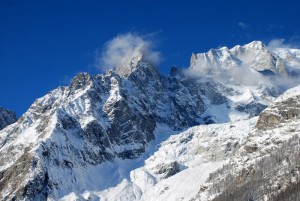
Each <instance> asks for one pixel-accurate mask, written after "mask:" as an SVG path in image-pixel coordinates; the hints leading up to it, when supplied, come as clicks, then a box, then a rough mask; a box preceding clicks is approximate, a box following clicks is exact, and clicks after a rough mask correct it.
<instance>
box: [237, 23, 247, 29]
mask: <svg viewBox="0 0 300 201" xmlns="http://www.w3.org/2000/svg"><path fill="white" fill-rule="evenodd" d="M238 25H239V27H241V28H243V29H246V28H249V27H250V26H249V24H246V23H245V22H239V23H238Z"/></svg>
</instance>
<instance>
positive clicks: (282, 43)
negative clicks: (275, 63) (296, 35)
mask: <svg viewBox="0 0 300 201" xmlns="http://www.w3.org/2000/svg"><path fill="white" fill-rule="evenodd" d="M267 46H268V48H270V49H274V48H298V45H297V43H294V42H287V41H286V40H285V39H283V38H277V39H272V40H270V42H269V43H268V45H267Z"/></svg>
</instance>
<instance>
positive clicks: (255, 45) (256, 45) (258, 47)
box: [244, 41, 266, 50]
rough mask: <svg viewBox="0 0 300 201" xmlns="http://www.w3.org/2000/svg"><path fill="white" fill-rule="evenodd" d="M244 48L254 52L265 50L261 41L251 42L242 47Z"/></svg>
mask: <svg viewBox="0 0 300 201" xmlns="http://www.w3.org/2000/svg"><path fill="white" fill-rule="evenodd" d="M244 48H248V49H254V50H263V49H265V48H266V45H265V44H264V43H263V42H261V41H252V42H251V43H248V44H246V45H244Z"/></svg>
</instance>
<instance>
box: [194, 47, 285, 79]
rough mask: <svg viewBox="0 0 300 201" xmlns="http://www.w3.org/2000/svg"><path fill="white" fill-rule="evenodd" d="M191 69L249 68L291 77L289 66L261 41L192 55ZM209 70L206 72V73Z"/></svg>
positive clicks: (263, 72)
mask: <svg viewBox="0 0 300 201" xmlns="http://www.w3.org/2000/svg"><path fill="white" fill-rule="evenodd" d="M191 61H192V62H191V66H190V69H194V70H197V69H211V68H216V69H219V68H221V69H232V68H238V67H240V66H247V67H249V68H252V69H254V70H256V71H257V72H259V73H262V74H265V75H266V74H268V75H278V76H282V77H289V76H290V73H289V70H288V68H289V64H288V63H287V62H284V61H283V59H282V58H281V57H280V56H279V55H277V54H276V53H275V52H274V51H273V50H269V49H268V48H267V46H266V45H264V44H263V43H262V42H261V41H253V42H251V43H249V44H246V45H243V46H240V45H237V46H235V47H233V48H231V49H228V48H227V47H222V48H220V49H210V50H209V51H208V52H207V53H199V54H194V55H192V58H191ZM206 71H207V70H205V72H206Z"/></svg>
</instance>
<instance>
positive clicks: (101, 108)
mask: <svg viewBox="0 0 300 201" xmlns="http://www.w3.org/2000/svg"><path fill="white" fill-rule="evenodd" d="M255 43H257V42H255ZM244 47H245V48H246V49H247V48H250V49H251V48H256V46H254V47H252V45H250V46H249V47H248V46H247V45H246V46H244ZM223 49H224V48H223ZM256 49H257V50H255V52H256V53H257V54H258V55H260V54H263V55H264V54H271V55H273V53H272V52H271V51H269V50H266V47H265V46H264V47H260V46H259V47H257V48H256ZM220 51H221V50H220ZM222 51H223V50H222ZM224 51H225V52H227V53H228V54H229V56H226V55H225V53H224V54H223V55H222V54H221V53H218V51H217V53H214V52H213V51H211V55H212V56H213V59H215V62H216V63H215V64H216V66H206V67H207V68H211V69H209V71H207V72H208V73H207V74H205V75H203V74H200V75H199V74H198V71H193V70H195V69H197V68H198V67H201V62H200V63H199V61H197V66H196V67H195V66H193V65H191V67H190V68H188V69H178V68H173V69H172V70H171V73H170V76H162V75H161V74H160V73H159V72H158V70H157V69H156V67H154V66H152V65H151V64H149V63H147V62H146V61H145V60H144V59H143V56H142V54H141V55H140V54H138V55H137V56H136V57H134V58H133V60H132V61H131V62H129V63H128V65H127V66H124V67H123V68H121V69H118V70H117V71H116V72H114V71H108V72H107V73H106V74H105V75H102V74H99V75H95V76H91V75H89V74H87V73H81V74H78V75H77V76H76V77H75V78H74V79H73V81H72V83H71V84H70V85H69V86H67V87H59V88H57V89H54V90H53V91H51V92H49V93H48V94H47V95H45V96H44V97H42V98H39V99H37V100H36V101H35V102H34V103H33V104H32V105H31V107H30V108H29V109H28V111H27V112H26V113H25V114H24V115H23V116H22V117H21V118H20V119H19V120H18V121H17V122H16V123H14V124H13V125H11V126H9V127H6V128H5V129H3V130H2V131H0V153H1V154H0V199H3V200H23V199H25V200H59V199H65V200H74V199H83V200H84V199H88V197H90V199H96V200H97V199H99V196H100V197H101V199H105V198H107V199H108V200H114V199H117V198H116V197H112V196H113V195H115V193H116V192H118V193H120V195H123V196H124V197H120V199H121V198H122V199H123V200H125V197H126V196H127V198H128V200H138V199H145V200H148V199H150V197H149V196H150V195H151V197H155V198H157V199H163V197H164V196H170V194H168V193H166V194H164V195H162V196H160V194H159V192H160V191H161V188H164V187H163V186H161V185H163V184H164V182H167V181H172V179H174V178H177V177H179V176H177V175H181V174H182V175H185V174H186V175H187V177H186V179H188V178H191V177H189V176H188V175H190V176H191V174H190V173H189V172H190V171H191V172H193V170H195V171H196V170H197V171H200V170H203V167H199V164H202V163H203V162H205V161H207V168H218V167H220V166H221V165H222V164H224V162H225V161H226V160H227V159H228V157H230V156H231V155H232V154H234V153H235V152H236V150H237V149H238V148H239V146H241V145H242V144H243V143H244V142H245V140H246V138H248V135H247V134H248V133H247V132H245V133H242V134H240V133H241V130H242V129H246V130H249V131H250V130H251V129H252V128H253V127H254V122H255V121H256V120H255V119H252V120H248V121H245V122H243V121H241V122H237V123H227V124H224V125H211V126H206V127H205V126H204V127H199V129H200V131H199V132H198V130H197V129H198V128H192V129H190V130H188V131H186V132H185V133H182V134H179V135H178V136H177V137H174V138H172V137H171V138H170V139H169V140H167V141H166V142H164V140H166V139H167V138H168V137H169V136H170V135H171V134H174V133H178V132H179V131H183V130H186V129H188V128H190V127H192V126H195V125H199V124H211V123H225V122H231V121H240V120H244V119H249V118H251V117H253V116H256V115H258V114H259V113H260V112H261V111H262V110H263V109H264V108H266V107H267V105H268V104H270V103H271V102H272V101H273V100H274V99H275V97H276V96H278V95H279V94H280V93H281V92H282V91H283V90H285V88H284V87H282V86H281V85H280V86H279V85H276V84H274V83H272V82H269V76H270V75H267V74H264V73H261V72H257V71H256V70H257V69H256V68H254V67H253V66H251V65H252V64H253V62H250V61H249V63H247V64H245V65H241V64H242V63H241V62H244V61H242V60H241V59H239V58H238V57H237V56H235V55H234V54H233V53H231V51H232V50H229V49H228V48H227V49H224ZM227 53H226V54H227ZM249 54H250V53H249ZM216 55H217V56H216ZM224 55H225V56H224ZM273 57H274V58H277V57H276V56H274V55H273ZM273 57H272V58H273ZM199 58H200V57H199ZM259 58H260V59H264V57H259ZM196 59H197V58H196ZM238 59H239V60H240V61H238ZM192 60H193V59H192ZM225 60H227V61H225ZM275 60H276V59H275ZM282 61H283V62H285V61H284V60H282ZM232 62H236V66H234V65H233V66H228V65H229V64H231V63H232ZM255 62H256V64H258V63H259V62H258V61H257V60H256V59H255ZM255 62H254V63H255ZM257 62H258V63H257ZM261 62H262V63H264V64H265V61H261ZM280 62H281V60H280ZM244 63H245V62H244ZM271 63H272V62H271ZM250 64H251V65H250ZM269 64H270V63H269V60H267V66H264V67H263V68H265V69H267V70H272V72H273V71H274V73H275V74H276V75H275V76H276V78H278V79H281V80H289V79H291V78H289V76H286V75H285V74H284V73H282V71H281V70H278V69H281V67H280V66H276V65H275V66H269ZM220 65H223V66H221V67H222V68H221V69H222V71H218V70H217V71H216V69H217V68H219V67H220ZM272 65H273V64H272ZM286 65H288V64H286ZM240 68H243V70H247V71H246V72H251V73H252V74H253V75H254V76H256V77H255V78H257V79H258V80H259V82H258V83H257V82H256V83H253V82H244V81H243V79H235V78H237V77H241V78H243V76H240V75H241V74H240V71H239V70H238V71H236V70H237V69H240ZM276 69H277V70H276ZM284 69H285V68H284ZM223 70H225V71H223ZM191 72H196V73H194V74H193V75H191ZM201 72H202V71H201ZM220 72H226V74H225V75H226V76H223V77H224V78H226V79H219V78H220V77H219V76H218V74H219V73H220ZM252 74H251V75H252ZM215 75H217V76H215ZM237 75H239V76H237ZM246 76H248V74H246ZM246 76H244V77H246ZM272 76H273V75H272ZM233 78H234V79H233ZM195 129H196V130H195ZM202 137H203V138H202ZM172 139H174V140H175V142H172ZM177 139H179V140H177ZM218 140H219V142H218V143H216V141H218ZM160 143H162V145H161V147H160V148H159V150H158V149H157V145H158V144H160ZM172 144H177V146H178V147H179V149H178V148H174V153H169V152H168V150H169V148H170V149H171V148H172V146H173V145H172ZM184 146H185V147H184ZM210 146H211V147H213V148H212V149H210V148H209V147H210ZM164 147H165V148H164ZM182 147H183V148H182ZM193 147H198V148H197V150H194V148H193ZM181 148H182V149H181ZM214 149H218V151H217V152H215V151H214ZM157 150H158V152H156V151H157ZM155 152H156V153H155ZM195 152H197V153H198V152H199V157H197V158H195V159H193V157H194V155H193V154H195ZM154 153H155V154H154ZM157 153H161V154H162V156H166V155H169V156H172V160H169V159H166V160H165V158H163V157H161V156H159V154H158V155H157ZM153 154H154V155H153ZM151 155H153V156H152V159H151V157H150V158H149V159H147V158H148V157H149V156H151ZM191 156H192V157H191ZM146 159H147V160H146ZM145 160H146V165H145V166H143V163H144V161H145ZM152 160H153V161H152ZM139 167H141V169H139ZM193 168H195V169H193ZM199 168H200V169H199ZM201 168H202V169H201ZM132 170H134V171H132ZM177 173H178V174H177ZM173 175H174V177H172V176H173ZM207 176H208V172H207V174H205V175H204V176H203V177H199V182H198V183H195V184H194V185H193V192H190V191H189V190H188V189H186V194H189V198H192V196H197V195H196V191H194V190H196V189H197V188H198V186H199V185H200V184H202V183H203V182H204V181H205V180H206V177H207ZM186 181H187V182H188V180H186ZM175 183H176V182H175ZM114 186H117V187H116V188H113V187H114ZM172 189H173V191H171V190H170V192H175V191H178V188H173V187H172ZM156 193H158V194H156ZM176 195H177V194H176ZM174 199H175V198H174Z"/></svg>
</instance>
